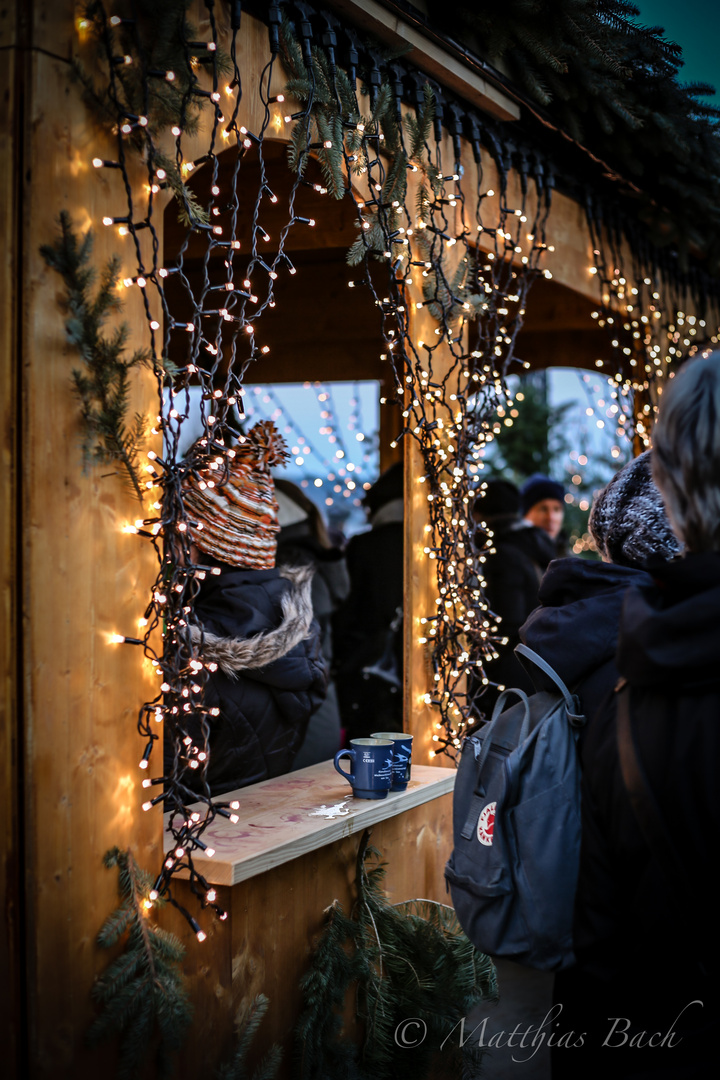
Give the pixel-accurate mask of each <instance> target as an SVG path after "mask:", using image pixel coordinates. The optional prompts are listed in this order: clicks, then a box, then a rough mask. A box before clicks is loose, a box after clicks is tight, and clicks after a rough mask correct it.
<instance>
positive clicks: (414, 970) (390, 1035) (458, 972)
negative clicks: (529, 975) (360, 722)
mask: <svg viewBox="0 0 720 1080" xmlns="http://www.w3.org/2000/svg"><path fill="white" fill-rule="evenodd" d="M369 835H370V833H369V830H366V831H365V833H364V834H363V837H362V840H361V842H360V847H359V851H358V856H357V877H356V887H357V893H358V899H357V903H356V905H355V908H354V911H353V913H352V915H351V916H348V915H346V914H345V913H344V912H343V910H342V907H341V905H340V904H339V903H338V902H337V901H335V902H334V903H333V904H332V905H331V906H330V907H329V908H328V910H327V912H326V923H325V929H324V931H323V934H322V936H321V938H320V941H319V942H318V945H317V949H316V951H315V954H314V956H313V960H312V965H311V967H310V970H309V971H308V972H307V974H306V975H305V976H304V978H303V981H302V984H301V985H302V990H303V995H304V1011H303V1013H302V1015H301V1017H300V1019H299V1021H298V1025H297V1028H296V1032H295V1034H296V1042H297V1048H298V1054H297V1064H298V1077H299V1080H390V1078H392V1077H395V1076H398V1075H402V1076H408V1075H412V1076H413V1077H415V1078H416V1080H424V1078H427V1080H430V1078H432V1077H436V1076H439V1075H450V1076H461V1075H463V1076H464V1075H476V1074H477V1068H478V1065H479V1049H478V1047H477V1046H474V1047H471V1046H470V1045H469V1044H466V1046H465V1047H464V1048H462V1047H461V1046H460V1045H459V1040H455V1041H454V1045H453V1040H452V1039H448V1036H449V1035H450V1033H451V1032H452V1031H453V1029H454V1028H455V1026H456V1025H457V1024H458V1023H459V1022H460V1019H461V1018H462V1017H463V1016H465V1015H467V1013H468V1012H469V1011H470V1010H471V1009H472V1008H473V1007H474V1006H475V1005H477V1004H478V1003H479V1002H480V1001H496V1000H497V981H496V974H495V968H494V966H493V964H492V962H491V960H490V959H489V957H487V956H484V955H482V954H481V953H478V952H476V950H475V949H474V947H473V946H472V944H471V943H470V941H469V940H468V938H467V937H466V936H465V934H464V933H463V932H462V930H461V928H460V926H459V924H458V922H457V919H456V916H455V912H454V911H453V910H452V908H450V907H446V906H445V905H443V904H437V903H434V902H433V901H430V900H412V901H409V902H407V903H404V904H398V905H392V904H390V903H388V901H387V899H386V897H385V895H384V893H383V891H382V887H381V883H382V879H383V876H384V873H385V870H384V864H382V863H381V862H380V861H379V860H380V858H381V856H380V853H379V852H378V851H377V850H376V849H375V848H372V847H369V846H368V840H369ZM369 856H373V857H374V859H375V863H374V865H372V866H368V865H367V860H368V857H369ZM353 987H354V988H355V993H356V1000H357V1015H358V1018H359V1020H360V1021H361V1022H362V1024H363V1026H364V1037H363V1041H362V1045H361V1046H360V1047H358V1046H356V1045H355V1044H354V1043H352V1042H351V1041H350V1040H349V1039H348V1038H347V1037H343V1036H342V1033H341V1032H342V1015H341V1012H342V1008H343V1004H344V1002H345V999H346V995H347V994H348V992H349V991H351V989H352V988H353ZM410 1018H412V1019H414V1020H417V1021H419V1025H420V1026H419V1028H418V1029H417V1030H418V1031H419V1032H422V1031H423V1030H424V1038H422V1039H419V1040H418V1045H416V1046H409V1045H406V1042H407V1041H409V1040H406V1041H403V1039H402V1038H399V1039H398V1038H397V1037H396V1035H397V1032H398V1031H399V1030H400V1029H401V1027H402V1024H403V1022H404V1021H406V1020H408V1019H410ZM446 1040H447V1041H446ZM441 1048H442V1049H441Z"/></svg>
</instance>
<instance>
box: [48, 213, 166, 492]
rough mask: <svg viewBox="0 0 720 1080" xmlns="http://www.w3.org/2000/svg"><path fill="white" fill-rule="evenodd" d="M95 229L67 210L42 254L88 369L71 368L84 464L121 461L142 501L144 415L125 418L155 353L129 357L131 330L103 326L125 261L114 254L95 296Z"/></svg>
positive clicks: (113, 306)
mask: <svg viewBox="0 0 720 1080" xmlns="http://www.w3.org/2000/svg"><path fill="white" fill-rule="evenodd" d="M91 252H92V233H91V231H90V230H88V231H87V232H86V233H85V236H84V237H82V238H81V239H79V238H78V234H77V233H76V232H75V230H74V226H73V222H72V219H71V218H70V215H69V214H68V213H67V212H66V211H64V210H63V211H62V212H61V214H60V236H59V237H58V239H57V240H56V242H55V243H54V244H44V245H43V246H42V247H41V248H40V253H41V255H42V256H43V258H44V259H45V262H46V263H47V264H48V266H50V267H51V268H52V269H53V270H55V271H56V272H57V273H58V274H60V276H61V277H62V279H63V282H64V283H65V296H64V298H63V300H62V301H61V302H60V305H61V308H62V309H63V310H64V311H66V312H67V313H68V316H67V318H66V320H65V330H66V333H67V337H68V341H70V342H71V343H72V344H73V345H74V346H75V347H76V348H77V350H78V352H79V353H80V356H81V357H82V360H83V362H84V368H82V369H77V368H76V369H75V370H73V372H72V379H73V384H74V387H75V392H76V394H77V395H78V397H79V399H80V408H81V414H82V417H83V421H84V427H85V430H84V436H83V444H82V448H83V457H84V460H85V464H86V465H87V464H89V463H90V462H91V461H96V462H98V463H101V464H107V463H111V462H118V463H119V464H120V465H121V466H122V467H123V468H124V470H125V472H126V474H127V478H128V480H129V482H130V484H131V486H132V488H133V490H134V492H135V494H136V495H137V497H138V499H139V500H140V502H142V490H141V487H140V480H139V475H138V454H139V452H140V446H141V442H142V439H143V437H144V428H145V425H144V419H143V417H142V416H140V414H137V415H136V416H135V418H134V421H133V424H132V426H131V427H128V425H127V422H126V419H125V417H126V413H127V409H128V398H129V381H128V373H129V371H130V370H131V369H132V368H134V367H138V366H140V365H144V364H148V363H149V362H150V354H149V353H148V352H147V351H145V350H138V351H136V352H134V353H133V354H132V356H131V357H130V358H126V357H125V355H124V354H125V343H126V341H127V337H128V334H129V327H128V325H127V323H122V324H121V326H119V327H117V328H116V329H115V330H114V331H113V332H112V334H111V335H110V336H106V335H103V333H102V329H103V326H104V324H105V321H106V319H107V317H108V316H109V315H110V314H111V313H112V312H114V311H117V310H118V309H119V308H120V307H121V303H120V299H119V297H118V294H117V283H118V279H119V276H120V263H119V260H118V258H117V256H113V257H112V258H111V259H110V260H109V261H108V262H107V264H106V266H105V267H104V269H103V272H102V275H101V280H100V284H99V286H98V289H97V292H96V294H95V296H94V297H93V296H92V291H91V290H92V286H93V283H94V280H95V277H96V274H95V271H94V269H93V267H92V266H91V264H90V256H91Z"/></svg>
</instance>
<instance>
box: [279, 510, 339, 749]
mask: <svg viewBox="0 0 720 1080" xmlns="http://www.w3.org/2000/svg"><path fill="white" fill-rule="evenodd" d="M277 565H278V566H285V565H287V566H311V567H313V569H314V571H315V572H314V574H313V579H312V606H313V614H314V616H315V618H316V619H317V621H318V623H319V624H320V633H321V644H322V652H323V656H324V657H325V660H326V661H327V664H328V669H329V670H332V662H333V638H332V616H333V615H334V613H335V612H336V611H337V610H338V608H339V607H340V605H341V604H342V603H343V602H344V601H345V600H346V599H347V597H348V594H349V592H350V576H349V574H348V570H347V565H346V563H345V556H344V554H343V552H342V550H341V549H340V548H325V547H323V546H322V544H320V543H319V542H318V541H317V540H316V539H315V538H314V536H313V535H312V533H311V531H310V525H309V523H308V522H307V521H298V522H297V523H296V524H294V525H287V526H283V528H282V529H281V530H280V535H279V537H278V549H277ZM340 731H341V724H340V707H339V705H338V699H337V690H336V687H335V682H334V681H333V679H332V678H331V679H330V680H329V682H328V687H327V696H326V697H325V700H324V701H323V703H322V704H321V705H320V707H319V708H318V709H316V710H315V712H314V713H313V715H312V717H311V719H310V723H309V724H308V728H307V732H306V734H305V738H304V740H303V743H302V746H301V747H300V749H299V750H298V753H297V755H296V757H295V760H294V762H293V769H303V768H305V767H306V766H308V765H315V764H316V763H317V762H319V761H326V760H327V759H328V758H331V757H334V755H335V754H336V753H337V751H338V750H339V749H340V740H341V735H340Z"/></svg>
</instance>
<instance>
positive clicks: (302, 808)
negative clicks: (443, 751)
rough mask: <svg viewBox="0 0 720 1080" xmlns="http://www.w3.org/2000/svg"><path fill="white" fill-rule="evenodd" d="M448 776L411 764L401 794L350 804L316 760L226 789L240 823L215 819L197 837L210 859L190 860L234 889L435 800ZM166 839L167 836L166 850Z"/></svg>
mask: <svg viewBox="0 0 720 1080" xmlns="http://www.w3.org/2000/svg"><path fill="white" fill-rule="evenodd" d="M348 764H349V763H348ZM455 776H456V771H455V769H443V768H431V767H430V766H427V765H413V767H412V778H411V780H410V783H409V784H408V786H407V790H406V791H397V792H390V793H389V794H388V796H387V798H385V799H356V798H354V797H353V794H352V789H351V787H350V785H349V784H348V783H346V782H345V781H344V780H342V779H341V778H340V776H338V774H337V772H336V771H335V769H334V767H333V764H332V762H331V761H323V762H321V763H320V764H319V765H310V766H309V767H308V768H306V769H299V770H298V771H297V772H291V773H287V774H286V775H285V776H278V777H276V778H275V779H274V780H265V781H263V782H262V783H260V784H254V785H253V786H252V787H248V788H241V789H240V790H239V791H233V792H228V793H227V794H226V795H224V796H223V801H224V800H227V801H228V802H231V801H234V800H237V801H238V802H239V803H240V809H239V810H236V811H234V812H235V813H236V814H237V815H238V816H239V818H240V820H239V821H238V822H237V823H233V822H231V821H228V820H227V818H223V817H217V818H216V819H215V821H214V822H213V824H212V825H210V826H209V827H208V829H207V830H206V832H204V833H203V837H202V839H203V842H204V843H205V844H207V845H208V847H212V848H214V849H215V854H214V856H213V857H212V858H205V857H201V856H199V855H198V856H195V858H194V862H195V864H196V866H197V869H198V870H199V871H200V873H202V874H203V875H204V877H205V878H206V879H207V880H208V881H209V882H210V883H211V884H213V885H237V884H238V883H239V882H241V881H247V879H248V878H252V877H255V876H257V875H258V874H263V873H265V872H266V871H268V870H272V869H274V868H275V867H277V866H281V865H282V864H283V863H286V862H289V861H290V860H292V859H296V858H298V857H299V856H300V855H306V854H307V853H308V852H311V851H316V850H317V849H318V848H321V847H325V846H326V845H327V844H331V843H333V842H334V841H335V840H340V839H343V838H344V837H347V836H352V834H353V833H357V832H360V831H362V830H363V829H366V828H368V826H370V825H375V824H377V823H378V822H380V821H386V820H387V819H389V818H392V817H396V816H397V815H398V814H402V813H404V812H405V811H407V810H411V809H413V808H414V807H416V806H421V805H422V804H423V803H427V802H430V801H431V800H433V799H438V798H440V797H441V796H442V795H446V794H448V793H449V792H451V791H452V789H453V786H454V783H455ZM171 839H172V838H171V837H170V836H169V834H168V833H167V832H166V833H165V840H166V845H167V841H168V840H171ZM170 846H172V845H170ZM166 850H167V846H166Z"/></svg>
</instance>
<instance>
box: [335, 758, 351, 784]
mask: <svg viewBox="0 0 720 1080" xmlns="http://www.w3.org/2000/svg"><path fill="white" fill-rule="evenodd" d="M342 757H349V758H352V760H353V764H354V763H355V751H354V750H338V752H337V754H336V755H335V759H334V761H333V765H334V766H335V768H336V769H337V771H338V772H339V773H340V775H341V776H344V777H345V779H346V780H349V782H350V783H351V784H354V783H355V775H354V773H347V772H345V770H344V769H341V768H340V766H339V765H338V762H339V760H340V758H342Z"/></svg>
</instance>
